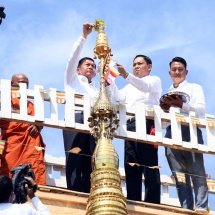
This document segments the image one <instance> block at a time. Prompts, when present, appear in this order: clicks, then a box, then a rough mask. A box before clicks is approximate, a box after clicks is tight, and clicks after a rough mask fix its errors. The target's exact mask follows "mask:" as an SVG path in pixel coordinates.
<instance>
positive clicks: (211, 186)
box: [206, 178, 215, 191]
mask: <svg viewBox="0 0 215 215" xmlns="http://www.w3.org/2000/svg"><path fill="white" fill-rule="evenodd" d="M206 180H207V185H208V190H210V191H215V179H213V178H207V179H206Z"/></svg>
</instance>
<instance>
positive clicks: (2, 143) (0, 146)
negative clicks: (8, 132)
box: [0, 140, 6, 155]
mask: <svg viewBox="0 0 215 215" xmlns="http://www.w3.org/2000/svg"><path fill="white" fill-rule="evenodd" d="M5 143H6V140H0V155H2V154H3V152H4V147H5Z"/></svg>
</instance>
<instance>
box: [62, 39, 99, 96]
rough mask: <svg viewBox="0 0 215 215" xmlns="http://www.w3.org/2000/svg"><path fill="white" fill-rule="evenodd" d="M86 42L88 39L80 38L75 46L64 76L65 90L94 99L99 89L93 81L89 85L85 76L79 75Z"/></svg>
mask: <svg viewBox="0 0 215 215" xmlns="http://www.w3.org/2000/svg"><path fill="white" fill-rule="evenodd" d="M85 41H86V38H84V37H83V36H80V37H79V38H78V40H77V41H76V43H75V44H74V45H73V50H72V52H71V54H70V57H69V60H68V63H67V67H66V72H65V76H64V88H65V90H67V91H68V92H73V93H76V94H81V95H84V94H87V95H90V97H92V98H94V97H96V96H97V93H98V89H97V88H96V87H95V84H94V82H93V81H92V82H91V83H89V82H88V79H87V78H86V77H85V76H83V75H78V73H77V66H78V61H79V58H80V53H81V50H82V48H83V45H84V43H85Z"/></svg>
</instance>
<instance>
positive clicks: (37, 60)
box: [0, 0, 215, 210]
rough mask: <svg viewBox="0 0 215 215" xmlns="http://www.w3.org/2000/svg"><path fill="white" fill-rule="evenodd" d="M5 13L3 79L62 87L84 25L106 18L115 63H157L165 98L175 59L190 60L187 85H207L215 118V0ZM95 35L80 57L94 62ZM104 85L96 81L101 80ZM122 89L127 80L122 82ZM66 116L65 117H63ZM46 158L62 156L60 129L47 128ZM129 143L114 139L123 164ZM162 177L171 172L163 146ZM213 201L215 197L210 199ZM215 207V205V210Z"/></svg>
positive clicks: (8, 2) (71, 4) (40, 7)
mask: <svg viewBox="0 0 215 215" xmlns="http://www.w3.org/2000/svg"><path fill="white" fill-rule="evenodd" d="M0 5H1V6H5V12H6V14H7V17H6V19H4V20H3V22H2V24H1V26H0V62H1V63H0V78H4V79H10V78H11V76H12V75H13V74H14V73H20V72H21V73H25V74H26V75H27V76H28V77H29V79H30V88H31V89H32V88H33V86H34V84H38V85H43V86H44V88H45V89H48V88H57V90H64V87H63V76H64V71H65V67H66V62H67V59H68V56H69V53H70V51H71V48H72V45H73V43H74V42H75V40H76V39H77V38H78V37H79V35H81V33H82V24H83V23H84V22H92V23H93V22H94V21H95V20H96V19H103V20H104V21H105V23H106V25H107V28H106V34H107V36H108V42H109V45H110V47H111V48H112V52H113V54H114V59H115V60H117V61H118V62H119V63H120V64H122V65H124V67H125V68H126V69H127V71H130V72H132V60H133V58H134V56H135V55H137V54H145V55H148V56H150V57H151V59H152V61H153V69H152V74H153V75H157V76H159V77H160V78H161V80H162V87H163V93H165V92H166V91H167V89H168V87H169V86H170V85H171V83H172V82H171V79H170V77H169V74H168V71H169V66H168V64H169V61H170V60H171V59H172V58H173V57H175V56H181V57H184V58H185V59H186V60H187V63H188V71H189V73H188V76H187V80H188V81H190V82H194V83H198V84H200V85H202V86H203V88H204V92H205V97H206V103H207V113H210V114H214V107H215V103H214V96H213V92H214V90H215V85H214V81H215V79H214V75H213V74H214V68H215V60H214V59H215V51H214V50H215V43H214V35H215V25H214V20H215V13H214V8H215V1H213V0H189V1H187V0H174V1H173V0H164V1H159V0H150V1H147V0H133V1H131V0H130V1H129V0H115V1H107V0H106V1H105V0H99V1H98V0H93V1H92V0H80V1H71V0H70V1H69V0H61V1H58V0H55V1H54V0H43V1H33V0H19V1H17V0H0ZM96 36H97V33H96V32H93V33H92V34H91V35H90V36H89V37H88V41H87V43H86V45H85V47H84V50H83V52H82V56H89V57H93V48H94V46H95V41H96ZM96 80H97V81H98V77H97V78H96ZM116 82H117V84H118V86H119V88H122V87H123V86H124V85H125V84H126V81H125V80H124V79H122V78H121V77H119V78H118V79H117V80H116ZM62 116H63V113H62ZM42 134H43V137H44V140H45V142H46V144H47V150H46V153H47V154H51V155H53V156H64V151H63V140H62V131H61V130H59V129H51V128H44V130H43V132H42ZM122 143H123V142H122V141H118V140H114V144H115V147H116V149H117V151H118V153H119V155H120V166H123V156H122V155H123V144H122ZM214 162H215V156H212V155H205V166H206V172H207V173H211V174H212V177H213V178H215V172H214V165H213V163H214ZM159 163H160V165H161V166H162V168H161V174H168V175H170V171H169V167H168V164H167V162H166V158H165V156H164V150H163V148H162V147H159ZM210 198H211V197H210ZM212 209H213V210H215V207H214V208H213V207H212Z"/></svg>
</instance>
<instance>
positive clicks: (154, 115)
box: [0, 79, 215, 154]
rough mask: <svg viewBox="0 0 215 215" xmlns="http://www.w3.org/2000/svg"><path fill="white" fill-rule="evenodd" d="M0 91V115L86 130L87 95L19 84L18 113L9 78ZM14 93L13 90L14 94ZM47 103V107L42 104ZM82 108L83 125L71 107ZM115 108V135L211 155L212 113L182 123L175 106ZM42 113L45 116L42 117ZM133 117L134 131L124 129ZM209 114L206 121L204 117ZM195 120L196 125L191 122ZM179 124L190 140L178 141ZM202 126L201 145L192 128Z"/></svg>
mask: <svg viewBox="0 0 215 215" xmlns="http://www.w3.org/2000/svg"><path fill="white" fill-rule="evenodd" d="M0 91H1V109H0V117H1V118H4V119H6V120H11V119H12V120H18V121H28V122H31V123H34V124H39V125H43V126H49V127H55V128H61V129H71V130H74V129H75V130H79V131H82V132H89V130H90V129H89V126H88V121H87V119H88V117H89V116H90V107H91V105H90V104H92V102H93V101H91V100H90V98H89V97H88V96H77V95H74V94H72V93H65V94H63V95H60V96H59V94H58V93H57V90H56V89H55V88H50V89H49V90H44V89H43V87H42V86H39V85H35V86H34V90H31V89H26V85H25V84H20V89H19V95H20V114H17V113H11V82H10V80H5V79H1V80H0ZM16 95H17V93H16ZM28 98H30V99H32V100H33V103H34V106H35V116H29V115H28V114H27V99H28ZM59 100H66V103H65V104H62V105H63V112H64V115H63V117H62V119H60V117H59V105H58V101H59ZM47 102H48V106H47V105H45V103H47ZM77 106H79V108H81V109H83V110H84V124H80V123H75V109H77ZM116 107H117V109H118V113H119V114H118V117H119V119H120V121H119V128H118V129H117V131H116V138H121V139H130V140H137V141H139V142H143V141H144V142H148V143H149V144H155V145H156V144H157V145H162V146H168V147H171V148H178V149H184V150H190V151H198V152H201V153H208V154H215V120H213V119H214V115H211V114H206V115H205V118H200V119H198V118H197V119H193V117H194V116H195V113H194V112H190V114H189V115H184V116H182V117H183V119H184V120H185V122H180V119H179V118H178V116H177V114H176V113H177V112H178V109H177V108H170V113H164V112H163V111H162V110H161V109H160V107H159V106H153V107H146V106H144V105H140V104H139V105H136V106H135V109H134V108H132V109H131V108H129V107H127V106H125V105H124V104H122V103H119V104H117V105H116ZM45 115H48V116H47V117H45ZM127 115H134V116H136V132H131V131H127V128H126V116H127ZM208 117H210V120H207V118H208ZM146 118H151V119H154V121H155V136H152V135H147V134H146V124H145V119H146ZM163 121H169V122H171V126H172V139H168V138H164V137H163V132H162V122H163ZM196 122H197V124H195V123H196ZM181 123H183V124H186V125H189V127H190V135H191V142H184V141H182V137H181V129H180V128H181ZM197 126H199V127H201V128H205V129H206V141H205V144H204V145H201V144H198V142H197V132H196V127H197Z"/></svg>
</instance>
